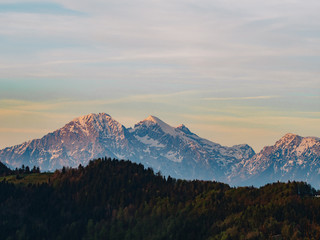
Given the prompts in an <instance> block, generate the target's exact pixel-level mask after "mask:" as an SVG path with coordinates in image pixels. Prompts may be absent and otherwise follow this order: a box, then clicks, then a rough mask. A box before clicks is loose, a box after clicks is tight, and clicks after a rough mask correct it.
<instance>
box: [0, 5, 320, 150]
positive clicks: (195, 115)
mask: <svg viewBox="0 0 320 240" xmlns="http://www.w3.org/2000/svg"><path fill="white" fill-rule="evenodd" d="M319 11H320V1H318V0H308V1H301V0H282V1H278V0H269V1H265V0H263V1H262V0H130V1H128V0H90V1H89V0H68V1H66V0H51V1H49V0H41V1H25V0H0V149H2V148H5V147H9V146H12V145H16V144H20V143H22V142H24V141H27V140H30V139H33V138H40V137H42V136H43V135H45V134H46V133H48V132H52V131H54V130H56V129H58V128H61V127H63V126H64V125H65V124H66V123H68V122H69V121H71V120H72V119H74V118H76V117H78V116H82V115H86V114H89V113H99V112H105V113H108V114H110V115H111V116H112V117H113V118H114V119H116V120H117V121H119V122H120V123H122V124H123V125H124V126H126V127H133V126H134V124H135V123H137V122H139V121H141V120H143V119H145V118H146V117H148V116H149V115H154V116H157V117H158V118H160V119H162V120H163V121H165V122H167V123H168V124H170V125H172V126H177V125H179V124H181V123H183V124H185V125H186V126H187V127H188V128H189V129H190V130H191V131H192V132H194V133H196V134H198V135H199V136H201V137H204V138H207V139H209V140H211V141H213V142H216V143H220V144H222V145H226V146H232V145H235V144H241V143H247V144H249V145H250V146H252V147H253V148H254V150H255V151H257V152H259V151H260V150H261V149H262V148H263V147H264V146H266V145H273V144H274V143H275V142H276V141H277V140H278V139H280V138H281V137H282V136H283V135H285V134H286V133H289V132H290V133H296V134H299V135H301V136H317V137H320V14H319Z"/></svg>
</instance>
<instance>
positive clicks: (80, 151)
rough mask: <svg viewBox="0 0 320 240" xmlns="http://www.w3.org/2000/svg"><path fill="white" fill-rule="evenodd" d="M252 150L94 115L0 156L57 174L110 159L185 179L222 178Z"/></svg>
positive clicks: (161, 125)
mask: <svg viewBox="0 0 320 240" xmlns="http://www.w3.org/2000/svg"><path fill="white" fill-rule="evenodd" d="M254 154H255V153H254V151H253V149H252V148H251V147H250V146H248V145H245V144H244V145H236V146H233V147H224V146H221V145H220V144H217V143H214V142H211V141H209V140H206V139H203V138H200V137H199V136H197V135H196V134H194V133H192V132H191V131H190V130H189V129H188V128H187V127H186V126H184V125H180V126H178V127H176V128H175V127H172V126H170V125H168V124H166V123H165V122H163V121H162V120H160V119H159V118H157V117H154V116H149V117H148V118H146V119H144V120H143V121H140V122H139V123H137V124H136V125H135V126H134V127H133V128H126V127H124V126H123V125H122V124H120V123H119V122H117V121H116V120H114V119H113V118H112V117H111V116H110V115H108V114H106V113H99V114H89V115H86V116H82V117H79V118H76V119H73V120H72V121H71V122H69V123H68V124H66V125H65V126H64V127H62V128H60V129H58V130H56V131H54V132H52V133H49V134H47V135H45V136H44V137H43V138H41V139H35V140H31V141H28V142H25V143H23V144H21V145H17V146H14V147H9V148H5V149H3V150H1V151H0V161H2V162H5V163H6V164H7V165H9V166H11V167H20V166H21V165H22V164H25V165H31V166H34V165H36V166H40V168H41V169H42V170H51V171H52V170H55V169H57V168H62V166H71V167H76V166H78V165H79V164H82V165H86V164H87V162H88V161H89V160H90V159H93V158H98V157H104V156H108V157H111V158H118V159H130V160H131V161H134V162H139V163H143V164H144V165H145V166H147V167H152V168H154V169H155V170H156V171H161V172H163V173H164V174H165V175H171V176H173V177H176V178H186V179H196V178H197V179H206V180H211V179H213V178H215V179H222V178H224V177H225V176H226V174H227V173H229V172H230V169H232V167H233V166H235V165H236V164H237V163H239V162H240V161H241V160H242V159H249V158H250V157H252V156H253V155H254Z"/></svg>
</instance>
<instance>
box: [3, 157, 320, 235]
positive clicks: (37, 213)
mask: <svg viewBox="0 0 320 240" xmlns="http://www.w3.org/2000/svg"><path fill="white" fill-rule="evenodd" d="M33 182H34V181H33ZM315 195H316V191H315V190H314V189H312V188H311V186H310V185H307V184H305V183H302V182H291V183H274V184H269V185H266V186H264V187H261V188H260V189H257V188H253V187H242V188H231V187H229V186H228V185H226V184H223V183H218V182H209V181H185V180H175V179H172V178H170V177H168V178H164V177H163V176H161V174H160V173H156V174H155V173H154V172H153V170H152V169H150V168H149V169H144V167H143V165H141V164H135V163H131V162H129V161H118V160H111V159H98V160H95V161H90V163H89V165H88V166H87V167H82V166H79V167H78V168H77V169H66V168H63V169H62V170H61V171H56V172H55V173H54V174H53V175H50V178H48V181H47V183H41V184H40V183H37V184H31V183H30V184H24V185H19V184H16V185H14V184H12V183H9V182H8V181H6V180H3V181H2V182H1V183H0V219H1V221H0V236H1V239H114V240H116V239H119V240H123V239H139V240H140V239H148V240H149V239H159V240H160V239H172V240H178V239H183V240H188V239H190V240H194V239H208V240H209V239H211V240H212V239H272V238H274V239H281V238H282V239H320V199H319V198H317V197H316V196H315Z"/></svg>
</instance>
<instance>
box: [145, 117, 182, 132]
mask: <svg viewBox="0 0 320 240" xmlns="http://www.w3.org/2000/svg"><path fill="white" fill-rule="evenodd" d="M140 124H143V125H147V126H150V125H158V126H159V127H160V128H161V129H162V131H163V132H165V133H167V134H169V135H172V136H177V135H178V133H177V131H176V129H175V128H174V127H171V126H170V125H168V124H167V123H165V122H164V121H162V120H161V119H159V118H157V117H155V116H151V115H150V116H149V117H147V118H146V119H145V120H143V121H141V122H140Z"/></svg>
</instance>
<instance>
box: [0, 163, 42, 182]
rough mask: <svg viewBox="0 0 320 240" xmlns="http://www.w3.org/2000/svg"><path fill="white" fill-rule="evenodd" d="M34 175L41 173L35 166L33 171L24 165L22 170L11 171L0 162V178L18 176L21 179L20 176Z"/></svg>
mask: <svg viewBox="0 0 320 240" xmlns="http://www.w3.org/2000/svg"><path fill="white" fill-rule="evenodd" d="M32 173H40V168H39V167H36V166H34V167H33V168H32V169H30V167H29V166H25V165H24V164H22V166H21V168H16V169H15V170H11V169H10V168H8V167H7V166H6V165H4V164H3V163H1V162H0V177H1V176H10V175H16V176H17V177H18V178H19V176H20V175H22V174H32Z"/></svg>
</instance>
